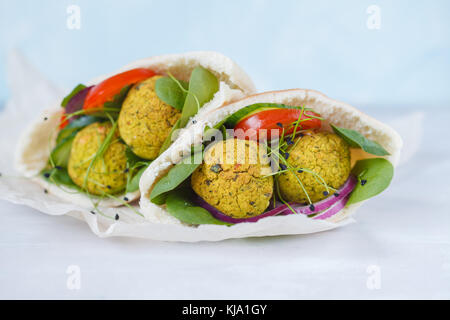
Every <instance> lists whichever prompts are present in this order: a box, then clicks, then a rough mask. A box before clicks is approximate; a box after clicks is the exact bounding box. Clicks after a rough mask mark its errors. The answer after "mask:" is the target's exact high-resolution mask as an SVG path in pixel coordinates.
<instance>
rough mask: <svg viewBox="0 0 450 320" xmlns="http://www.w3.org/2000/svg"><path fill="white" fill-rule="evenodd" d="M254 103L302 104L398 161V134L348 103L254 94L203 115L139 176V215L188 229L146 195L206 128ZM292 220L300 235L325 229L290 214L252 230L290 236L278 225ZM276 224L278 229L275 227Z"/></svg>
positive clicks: (299, 94)
mask: <svg viewBox="0 0 450 320" xmlns="http://www.w3.org/2000/svg"><path fill="white" fill-rule="evenodd" d="M255 103H278V104H285V105H291V106H301V105H305V106H306V107H308V108H312V109H314V111H316V112H318V113H320V114H321V116H322V117H323V118H324V119H325V121H324V123H323V127H324V129H325V130H327V129H328V130H331V129H330V127H329V123H333V124H334V125H337V126H339V127H343V128H348V129H353V130H356V131H358V132H360V133H361V134H363V135H364V136H365V137H367V138H368V139H371V140H374V141H376V142H378V143H379V144H380V145H381V146H383V147H384V148H385V149H386V150H387V151H388V152H389V153H390V155H389V156H387V157H385V158H386V159H388V160H389V161H390V162H391V163H392V164H393V165H394V166H396V164H397V163H398V161H399V158H400V150H401V147H402V139H401V137H400V136H399V135H398V133H397V132H396V131H395V130H393V129H392V128H390V127H389V126H387V125H385V124H383V123H381V122H380V121H378V120H376V119H374V118H372V117H370V116H368V115H366V114H364V113H362V112H361V111H359V110H357V109H356V108H354V107H352V106H350V105H349V104H346V103H343V102H339V101H336V100H333V99H330V98H328V97H327V96H325V95H324V94H322V93H320V92H318V91H314V90H306V89H292V90H284V91H272V92H266V93H261V94H256V95H252V96H249V97H246V98H244V99H242V100H239V101H237V102H235V103H231V104H228V105H224V106H222V107H221V108H219V109H217V110H215V111H212V112H209V113H207V114H203V116H202V119H201V120H200V121H199V122H198V123H197V124H196V125H195V127H192V128H191V129H190V130H189V131H187V132H185V134H183V135H182V137H181V138H180V139H179V140H178V141H177V142H176V144H174V145H172V146H171V148H169V149H168V150H166V152H164V153H163V154H162V155H161V156H160V157H159V158H158V159H157V160H155V161H154V162H153V163H152V164H151V165H150V167H149V168H148V169H147V170H146V171H145V172H144V174H143V175H142V178H141V181H140V190H141V200H140V205H141V212H142V213H143V214H144V216H145V217H146V219H147V220H149V221H151V222H153V223H169V224H178V225H180V227H184V228H191V227H189V226H186V225H184V224H182V223H181V222H180V221H179V220H178V219H176V218H174V217H172V216H171V215H170V214H169V213H168V212H167V211H166V210H165V208H164V206H158V205H155V204H153V203H152V202H150V200H149V194H150V192H151V190H152V188H153V186H154V184H155V183H156V182H157V181H158V179H160V178H161V177H162V176H164V175H165V173H166V172H167V171H168V170H169V169H170V167H172V166H173V165H174V164H176V163H178V162H179V161H180V160H181V157H180V155H182V154H183V152H184V154H187V152H189V150H190V149H191V145H192V143H194V144H198V143H201V141H202V132H203V130H204V128H205V126H209V127H213V126H214V125H216V124H217V123H219V122H220V121H221V120H223V119H224V118H226V117H227V116H229V115H231V114H233V113H234V112H236V111H237V110H240V109H242V108H244V107H246V106H249V105H252V104H255ZM351 157H352V165H353V164H354V162H356V161H357V160H359V159H363V158H369V157H373V156H372V155H369V154H367V153H365V152H364V151H362V150H361V149H352V155H351ZM362 203H363V202H360V203H357V204H353V205H350V206H348V207H346V208H345V209H343V210H341V211H340V213H339V214H337V215H335V216H333V217H332V218H330V219H328V220H327V221H326V222H327V223H331V224H334V225H335V226H338V225H340V224H341V223H343V222H344V220H346V219H348V218H349V217H350V216H351V215H352V214H353V213H354V212H355V211H356V210H357V209H358V208H359V207H360V206H361V205H362ZM269 219H278V220H277V223H276V224H274V228H277V229H271V228H270V223H269V222H268V221H266V222H265V221H264V220H269ZM293 220H298V221H296V222H295V223H294V225H295V224H297V226H298V230H299V233H301V232H302V223H303V222H304V223H305V224H307V225H308V226H309V227H311V226H313V227H314V224H316V225H317V228H316V230H317V231H322V230H323V227H324V226H323V222H324V221H319V220H313V219H308V218H306V217H304V216H303V215H290V216H289V218H287V217H269V218H265V219H261V220H259V221H258V222H256V223H254V224H255V226H254V228H256V229H258V227H257V225H258V224H260V225H261V226H264V228H266V229H265V231H264V232H266V234H267V235H276V234H285V233H283V232H282V231H281V230H289V234H292V233H295V229H294V230H293V228H294V227H293V225H291V226H285V227H286V228H284V227H280V223H281V224H283V221H284V222H285V223H290V224H292V223H293ZM272 221H274V220H272ZM275 225H277V226H276V227H275ZM202 227H203V228H202V229H203V230H206V228H207V226H206V225H205V226H202ZM217 228H219V229H220V228H222V231H223V233H229V229H233V228H234V226H233V227H231V228H229V227H221V226H220V227H217V226H215V229H217ZM239 228H240V227H239ZM327 228H328V229H330V228H332V225H331V226H330V225H329V226H328V227H327ZM199 230H200V229H199ZM277 230H278V231H277ZM191 233H192V232H191ZM223 233H221V234H220V238H221V239H223V238H226V235H224V234H223ZM235 233H236V232H234V231H233V237H236V235H235ZM209 236H210V234H209ZM241 236H242V235H240V236H239V237H241ZM199 238H200V239H201V238H202V235H199Z"/></svg>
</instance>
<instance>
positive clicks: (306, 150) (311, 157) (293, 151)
mask: <svg viewBox="0 0 450 320" xmlns="http://www.w3.org/2000/svg"><path fill="white" fill-rule="evenodd" d="M298 139H300V140H299V141H296V143H295V144H293V145H292V147H290V148H288V150H287V151H288V154H289V157H288V160H287V162H288V164H289V165H290V167H292V168H297V170H291V171H287V172H283V173H281V174H280V175H279V177H278V183H279V187H280V191H281V194H282V196H283V198H284V200H286V201H293V202H298V203H307V202H308V197H307V196H306V194H305V192H304V191H303V188H302V187H301V185H300V182H299V180H300V181H301V183H302V184H303V186H304V188H305V190H306V192H307V193H308V195H309V198H310V200H311V201H312V202H317V201H320V200H322V199H325V198H326V197H327V196H328V193H327V189H326V188H325V186H324V185H323V183H322V182H321V179H323V180H324V181H325V183H326V184H327V185H328V186H330V187H332V188H334V189H339V187H341V186H342V185H343V184H344V182H345V181H346V180H347V178H348V176H349V175H350V170H351V166H350V149H349V146H348V145H347V143H346V142H345V141H344V140H343V139H342V138H340V137H339V136H337V135H336V134H334V133H330V132H319V133H312V134H310V135H304V136H303V137H300V138H298ZM301 168H304V169H305V170H301ZM308 171H309V172H308ZM294 172H295V173H294ZM311 172H313V173H314V174H315V175H314V174H312V173H311Z"/></svg>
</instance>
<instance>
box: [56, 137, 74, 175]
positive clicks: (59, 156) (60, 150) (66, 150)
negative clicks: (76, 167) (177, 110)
mask: <svg viewBox="0 0 450 320" xmlns="http://www.w3.org/2000/svg"><path fill="white" fill-rule="evenodd" d="M76 134H77V133H76V132H72V133H71V134H70V135H69V136H68V137H65V138H64V139H62V140H61V141H60V142H59V143H58V144H57V145H56V147H55V148H54V149H53V150H52V152H51V153H50V159H51V163H52V164H53V165H54V166H59V167H63V168H67V165H68V163H69V157H70V150H72V143H73V140H74V139H75V135H76Z"/></svg>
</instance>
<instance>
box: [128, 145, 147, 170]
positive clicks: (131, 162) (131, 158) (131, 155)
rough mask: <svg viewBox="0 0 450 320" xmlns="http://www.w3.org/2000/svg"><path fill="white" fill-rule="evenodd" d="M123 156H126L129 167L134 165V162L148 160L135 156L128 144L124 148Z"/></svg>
mask: <svg viewBox="0 0 450 320" xmlns="http://www.w3.org/2000/svg"><path fill="white" fill-rule="evenodd" d="M125 156H126V157H127V162H128V167H129V168H132V167H134V166H136V164H138V163H139V162H149V161H148V160H145V159H142V158H141V157H139V156H137V155H136V154H135V153H134V152H133V150H131V148H130V147H129V146H128V145H127V148H126V149H125Z"/></svg>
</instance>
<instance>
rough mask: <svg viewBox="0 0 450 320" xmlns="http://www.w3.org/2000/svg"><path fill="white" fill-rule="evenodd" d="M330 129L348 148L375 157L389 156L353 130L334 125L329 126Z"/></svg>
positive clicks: (381, 148) (374, 143)
mask: <svg viewBox="0 0 450 320" xmlns="http://www.w3.org/2000/svg"><path fill="white" fill-rule="evenodd" d="M331 127H332V128H333V131H334V133H336V134H337V135H338V136H340V137H341V138H342V139H344V140H345V142H347V143H348V144H349V145H350V147H353V148H361V149H363V150H364V151H365V152H367V153H370V154H374V155H376V156H387V155H389V152H387V151H386V150H385V149H384V148H383V147H382V146H380V145H379V144H378V143H377V142H375V141H372V140H369V139H367V138H366V137H364V136H363V135H362V134H361V133H359V132H357V131H355V130H351V129H345V128H339V127H336V126H334V125H331Z"/></svg>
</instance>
